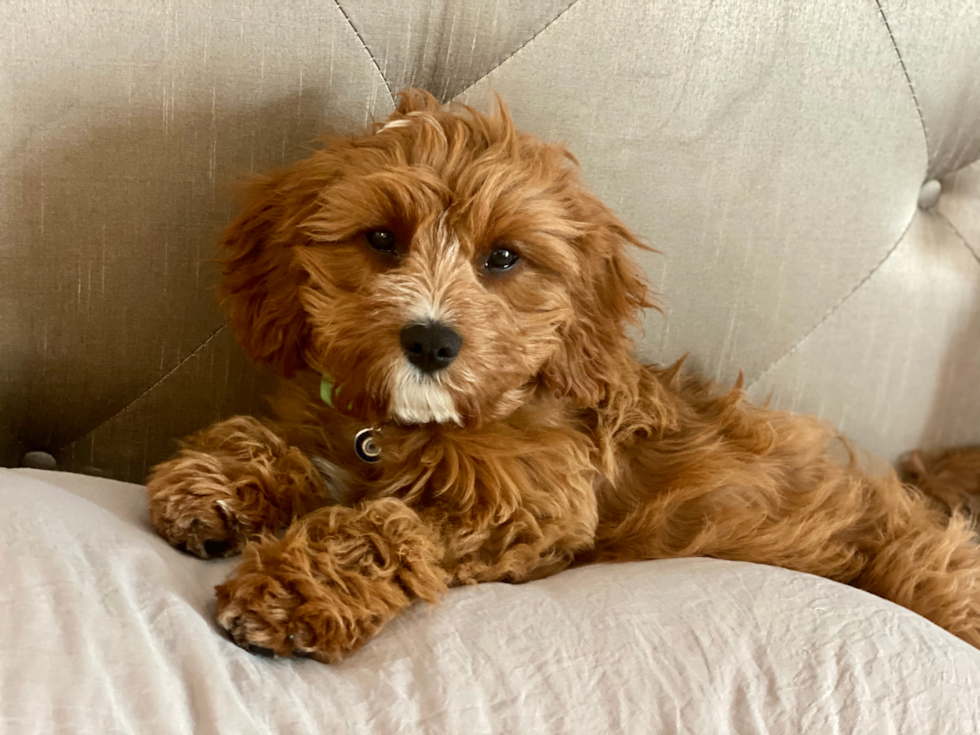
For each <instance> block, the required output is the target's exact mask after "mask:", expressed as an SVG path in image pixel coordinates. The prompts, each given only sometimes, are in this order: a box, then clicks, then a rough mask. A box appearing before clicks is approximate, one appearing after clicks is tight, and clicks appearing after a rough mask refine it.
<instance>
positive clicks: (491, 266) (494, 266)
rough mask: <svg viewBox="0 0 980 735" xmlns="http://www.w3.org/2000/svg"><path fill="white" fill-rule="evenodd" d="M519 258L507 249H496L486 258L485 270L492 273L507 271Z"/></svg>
mask: <svg viewBox="0 0 980 735" xmlns="http://www.w3.org/2000/svg"><path fill="white" fill-rule="evenodd" d="M520 259H521V258H520V256H519V255H518V254H517V253H515V252H514V251H513V250H511V249H509V248H497V249H495V250H494V251H493V252H492V253H490V255H489V256H488V257H487V270H488V271H491V272H493V273H500V272H503V271H509V270H510V269H511V268H513V267H514V266H515V265H517V261H519V260H520Z"/></svg>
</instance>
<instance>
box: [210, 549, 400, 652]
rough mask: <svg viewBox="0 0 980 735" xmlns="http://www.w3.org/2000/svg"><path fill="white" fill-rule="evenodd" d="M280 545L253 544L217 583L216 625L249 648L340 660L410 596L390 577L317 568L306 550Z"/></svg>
mask: <svg viewBox="0 0 980 735" xmlns="http://www.w3.org/2000/svg"><path fill="white" fill-rule="evenodd" d="M282 546H283V544H282V542H277V541H266V542H261V543H254V544H251V545H249V546H248V547H247V548H246V551H245V557H246V558H245V561H244V563H243V564H242V566H241V567H239V568H238V570H237V571H236V572H235V575H234V576H233V577H232V578H231V579H229V580H228V581H227V582H225V583H224V584H222V585H219V586H218V587H217V597H218V602H217V621H218V624H219V625H220V626H221V627H222V628H224V629H225V630H226V631H227V632H228V634H229V635H230V636H231V638H232V640H233V641H234V642H235V643H237V644H238V645H239V646H241V647H242V648H244V649H245V650H247V651H250V652H252V653H257V654H261V655H266V656H273V655H274V656H282V657H289V656H307V657H310V658H313V659H316V660H318V661H320V662H322V663H332V662H334V661H339V660H340V659H342V658H343V657H344V656H346V655H347V654H349V653H351V652H352V651H354V650H356V649H357V648H359V647H360V646H361V645H362V644H363V643H364V642H365V641H367V640H368V639H369V638H370V637H371V636H372V635H374V634H375V633H376V632H377V631H378V629H379V628H381V626H382V625H384V624H385V623H386V622H387V621H388V620H389V619H390V618H391V617H392V615H393V614H394V612H395V611H396V610H397V609H400V608H402V607H405V606H406V605H408V604H409V602H410V601H409V599H408V597H407V596H406V595H405V592H404V591H403V590H402V589H399V588H398V587H397V586H395V585H391V584H390V583H389V584H386V583H385V582H382V583H381V584H377V582H375V585H374V586H372V584H371V580H368V579H358V578H357V575H356V574H353V575H352V574H342V575H341V576H340V577H335V578H329V577H325V576H322V575H318V574H314V573H313V572H312V571H311V570H310V564H309V563H305V564H304V563H302V561H301V560H300V558H299V557H300V556H301V555H302V553H303V551H302V550H300V549H296V548H293V549H292V550H290V549H288V548H287V549H283V548H281V547H282ZM386 587H387V589H385V588H386Z"/></svg>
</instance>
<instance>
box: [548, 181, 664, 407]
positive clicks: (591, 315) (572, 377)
mask: <svg viewBox="0 0 980 735" xmlns="http://www.w3.org/2000/svg"><path fill="white" fill-rule="evenodd" d="M579 207H580V212H579V213H578V215H577V218H578V219H579V220H580V221H581V222H582V223H583V227H584V229H585V231H584V233H583V234H582V235H581V237H580V238H579V239H578V241H577V243H576V245H577V247H578V248H579V251H580V253H579V256H580V264H581V265H582V272H581V275H580V277H579V278H578V279H576V281H575V283H574V284H573V286H572V293H571V296H572V305H573V310H574V316H573V319H572V321H571V322H570V323H569V324H568V325H567V326H566V328H565V331H564V334H563V337H564V338H563V340H562V342H561V346H560V348H559V350H558V352H557V353H556V355H555V356H554V357H553V358H552V359H551V361H550V362H548V363H547V364H546V365H545V367H544V369H543V370H542V372H541V378H542V380H543V383H544V385H545V386H547V387H548V388H551V389H552V390H553V391H555V392H556V393H558V394H560V395H566V396H570V397H572V398H573V399H574V400H575V402H576V403H577V404H578V405H580V406H583V407H590V406H598V405H599V404H600V403H602V402H603V401H604V400H605V399H607V398H608V397H610V395H611V394H612V393H615V392H617V389H618V388H619V387H621V386H623V385H624V381H625V378H626V377H627V375H626V373H627V372H628V371H629V368H630V366H631V365H633V362H634V361H633V359H632V357H631V356H630V349H631V347H632V344H633V343H632V340H631V339H630V338H629V337H628V336H627V334H626V326H627V325H628V324H638V323H639V322H640V310H641V309H642V308H644V307H656V305H655V304H654V302H653V301H652V299H651V298H650V296H649V289H648V288H647V285H646V280H645V278H644V275H643V270H642V269H641V268H640V266H639V265H637V264H636V263H635V262H634V261H633V260H632V259H631V258H630V257H629V256H628V255H627V253H626V246H628V245H633V246H636V247H638V248H641V249H643V250H651V248H649V247H647V246H646V245H644V244H643V242H642V241H641V240H640V239H639V238H638V237H637V236H636V235H635V234H633V232H631V231H630V229H629V228H628V227H627V226H626V225H624V224H623V223H622V222H621V221H620V220H619V218H618V217H616V215H615V214H614V213H613V212H612V211H611V210H610V209H609V208H608V207H606V206H605V205H604V204H602V202H600V201H599V200H598V199H597V198H595V197H593V196H592V195H588V194H585V195H582V198H581V201H580V203H579Z"/></svg>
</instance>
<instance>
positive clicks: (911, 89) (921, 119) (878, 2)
mask: <svg viewBox="0 0 980 735" xmlns="http://www.w3.org/2000/svg"><path fill="white" fill-rule="evenodd" d="M875 5H877V6H878V14H879V15H880V16H881V20H882V22H884V24H885V30H886V31H888V38H889V39H890V40H891V42H892V48H893V49H895V55H896V56H897V57H898V63H899V64H900V65H901V67H902V74H903V75H904V76H905V83H906V84H907V85H908V87H909V92H910V93H911V95H912V102H914V103H915V111H916V112H917V113H918V115H919V124H920V125H921V126H922V137H923V139H924V140H925V143H926V158H931V155H930V154H931V148H930V146H929V129H928V128H927V127H926V119H925V117H923V115H922V106H921V105H920V104H919V95H917V94H916V93H915V85H913V84H912V77H911V76H909V70H908V67H907V66H906V65H905V58H904V57H903V56H902V52H901V51H899V49H898V43H897V42H896V41H895V34H894V33H892V26H891V23H889V22H888V17H887V16H886V15H885V9H884V8H883V7H882V6H881V0H875ZM928 164H929V165H930V166H931V165H932V161H931V160H929V161H928Z"/></svg>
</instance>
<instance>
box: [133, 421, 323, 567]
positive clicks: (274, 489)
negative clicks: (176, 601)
mask: <svg viewBox="0 0 980 735" xmlns="http://www.w3.org/2000/svg"><path fill="white" fill-rule="evenodd" d="M146 489H147V494H148V495H149V499H150V520H151V521H152V523H153V526H154V527H155V528H156V530H157V532H158V533H159V534H160V535H161V536H163V538H165V539H166V540H167V541H169V542H170V543H171V544H173V545H174V546H176V547H178V548H182V549H185V550H186V551H189V552H191V553H193V554H196V555H197V556H200V557H202V558H205V559H207V558H210V557H215V556H229V555H231V554H234V553H237V552H238V551H239V550H240V549H241V547H242V546H243V545H244V543H245V541H246V539H247V538H248V537H249V536H251V535H254V534H258V533H261V532H263V531H275V530H277V529H281V528H284V527H285V526H287V525H288V524H289V523H290V522H291V521H292V519H293V517H294V516H297V515H301V514H303V513H306V512H308V511H310V510H312V509H313V508H316V507H319V506H321V505H323V504H324V503H326V502H327V500H326V498H327V497H328V496H327V495H326V493H325V491H324V489H323V487H322V480H321V479H320V476H319V474H318V472H317V471H316V469H315V468H314V466H313V465H312V463H311V462H310V460H309V459H308V458H307V457H306V455H304V454H303V453H302V452H301V451H300V450H299V449H297V448H296V447H292V446H289V445H288V444H287V443H286V442H285V441H284V440H283V439H282V438H281V437H280V436H279V435H277V434H276V433H275V432H273V431H272V430H271V429H270V428H268V427H267V426H266V425H264V424H262V423H260V422H259V421H257V420H256V419H253V418H251V417H248V416H236V417H234V418H231V419H228V420H227V421H222V422H220V423H217V424H215V425H214V426H212V427H210V428H209V429H206V430H205V431H202V432H200V433H198V434H195V435H194V436H192V437H190V438H189V439H188V440H187V441H186V442H185V443H184V444H183V446H182V447H181V450H180V452H179V453H178V454H177V456H176V457H174V458H173V459H171V460H169V461H167V462H164V463H163V464H160V465H157V466H156V467H154V468H153V472H152V474H151V475H150V478H149V481H148V482H147V487H146Z"/></svg>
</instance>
